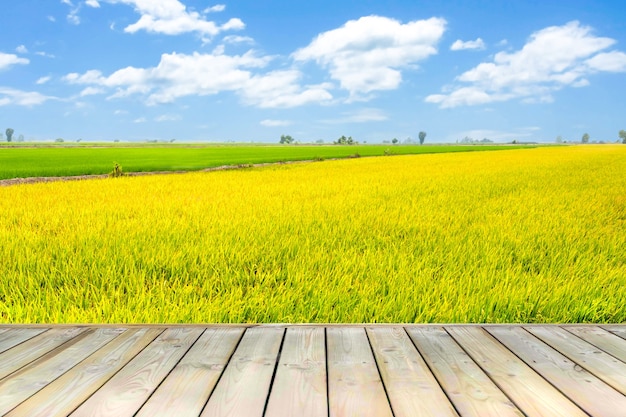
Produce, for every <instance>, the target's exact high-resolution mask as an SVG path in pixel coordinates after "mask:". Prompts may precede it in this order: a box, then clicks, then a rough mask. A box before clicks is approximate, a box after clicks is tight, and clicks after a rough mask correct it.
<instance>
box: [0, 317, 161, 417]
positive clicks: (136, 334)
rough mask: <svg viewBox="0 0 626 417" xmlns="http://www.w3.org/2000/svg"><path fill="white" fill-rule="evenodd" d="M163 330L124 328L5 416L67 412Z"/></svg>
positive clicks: (43, 416)
mask: <svg viewBox="0 0 626 417" xmlns="http://www.w3.org/2000/svg"><path fill="white" fill-rule="evenodd" d="M162 331H163V330H161V329H153V328H143V329H129V330H127V331H126V332H124V333H123V334H121V335H120V336H118V337H116V338H115V339H114V340H113V341H111V342H110V343H108V344H107V345H106V346H104V347H102V348H101V349H100V350H98V351H97V352H95V353H94V354H93V355H91V356H90V357H89V358H87V359H86V360H84V361H83V362H81V363H80V364H78V365H77V366H75V367H74V368H72V369H70V370H69V371H68V372H66V373H65V374H63V375H62V376H61V377H59V378H58V379H56V380H55V381H54V382H53V383H51V384H50V385H48V386H46V387H45V388H44V389H42V390H41V391H39V392H38V393H37V394H35V395H33V396H32V397H30V398H29V399H28V400H27V401H25V402H23V403H22V404H20V406H19V407H17V408H15V409H14V410H13V411H11V412H10V413H9V414H8V415H7V417H17V416H29V417H49V416H66V415H68V414H70V413H71V412H72V411H74V410H75V409H76V408H77V407H78V406H79V405H80V404H81V403H82V402H83V401H85V400H86V399H87V398H89V396H91V395H92V394H93V393H94V392H96V391H97V390H98V389H99V388H100V387H101V386H102V385H103V384H104V383H105V382H106V381H107V380H109V379H110V378H111V377H112V376H113V375H115V373H116V372H118V371H119V370H120V369H121V368H122V367H124V365H126V364H127V363H128V362H129V361H130V360H131V359H132V358H133V357H135V356H136V355H137V354H138V353H139V352H141V350H142V349H144V348H145V347H146V346H147V345H148V344H149V343H150V342H152V341H153V340H154V338H155V337H157V336H158V335H159V334H160V333H162Z"/></svg>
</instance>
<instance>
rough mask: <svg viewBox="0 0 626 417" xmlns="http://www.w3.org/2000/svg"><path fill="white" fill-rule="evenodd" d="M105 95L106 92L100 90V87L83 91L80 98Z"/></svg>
mask: <svg viewBox="0 0 626 417" xmlns="http://www.w3.org/2000/svg"><path fill="white" fill-rule="evenodd" d="M102 93H104V90H103V89H102V88H98V87H87V88H85V89H84V90H83V91H81V92H80V96H81V97H85V96H93V95H95V94H102Z"/></svg>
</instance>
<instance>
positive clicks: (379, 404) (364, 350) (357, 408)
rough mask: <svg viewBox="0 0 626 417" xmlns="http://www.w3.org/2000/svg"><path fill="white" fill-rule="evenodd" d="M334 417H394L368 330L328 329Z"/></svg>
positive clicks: (331, 409)
mask: <svg viewBox="0 0 626 417" xmlns="http://www.w3.org/2000/svg"><path fill="white" fill-rule="evenodd" d="M326 338H327V349H328V351H327V355H328V404H329V409H330V417H348V416H355V417H357V416H358V417H370V416H371V417H391V416H392V415H393V414H392V412H391V407H390V406H389V402H388V401H387V395H386V393H385V389H384V387H383V384H382V381H381V378H380V374H379V372H378V368H377V366H376V361H375V360H374V356H373V354H372V350H371V347H370V344H369V341H368V339H367V335H366V333H365V329H364V328H358V327H345V328H341V327H333V328H328V329H327V330H326Z"/></svg>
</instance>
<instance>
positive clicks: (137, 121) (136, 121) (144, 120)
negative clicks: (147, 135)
mask: <svg viewBox="0 0 626 417" xmlns="http://www.w3.org/2000/svg"><path fill="white" fill-rule="evenodd" d="M147 121H148V119H146V118H145V117H139V118H137V119H135V120H133V123H145V122H147Z"/></svg>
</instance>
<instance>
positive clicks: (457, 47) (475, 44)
mask: <svg viewBox="0 0 626 417" xmlns="http://www.w3.org/2000/svg"><path fill="white" fill-rule="evenodd" d="M464 49H485V42H483V40H482V39H481V38H478V39H476V40H475V41H465V42H463V41H462V40H460V39H457V40H456V41H454V43H453V44H452V45H451V46H450V50H451V51H462V50H464Z"/></svg>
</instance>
